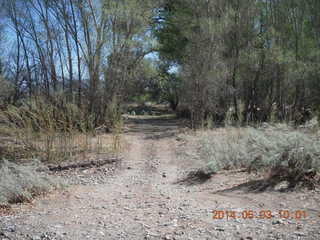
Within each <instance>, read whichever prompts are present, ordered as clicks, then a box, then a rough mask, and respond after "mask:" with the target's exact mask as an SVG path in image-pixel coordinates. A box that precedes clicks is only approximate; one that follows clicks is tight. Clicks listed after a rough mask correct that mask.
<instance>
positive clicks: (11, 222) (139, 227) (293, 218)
mask: <svg viewBox="0 0 320 240" xmlns="http://www.w3.org/2000/svg"><path fill="white" fill-rule="evenodd" d="M179 128H180V127H179V126H178V124H177V122H176V121H175V120H167V119H164V120H161V119H156V120H154V119H142V120H141V119H140V120H136V121H134V122H131V123H130V124H129V125H128V131H127V132H126V133H125V134H124V136H123V138H124V140H125V142H126V143H127V144H126V148H125V151H124V153H123V156H124V159H123V161H122V163H121V166H120V168H119V169H118V170H117V171H116V173H115V174H113V175H112V176H110V177H108V178H107V180H106V181H105V182H104V183H103V184H98V185H87V186H84V185H77V186H72V187H70V188H68V189H67V190H66V191H63V192H59V193H55V194H52V195H50V196H48V197H46V198H43V199H40V200H38V201H37V202H36V203H35V204H34V206H33V207H32V208H28V207H22V210H21V212H20V213H18V214H16V215H14V216H0V239H79V240H81V239H139V240H140V239H190V240H191V239H194V240H197V239H320V228H319V227H320V216H319V213H320V202H319V199H320V197H319V196H320V193H319V192H317V191H314V192H309V193H304V192H299V193H297V192H295V193H280V192H275V191H274V192H262V193H255V192H252V191H250V190H249V188H247V187H246V185H245V184H244V183H246V182H247V181H248V176H247V174H245V173H229V174H228V173H225V174H217V175H214V176H213V177H212V178H211V179H210V180H209V181H207V182H205V183H203V184H194V185H183V184H176V182H177V180H178V179H179V177H180V176H181V175H182V172H183V171H184V170H186V169H187V168H188V167H190V166H192V165H195V166H196V165H197V163H194V162H192V161H191V160H190V159H184V158H181V157H179V156H177V154H176V149H177V148H178V145H179V144H180V143H179V142H178V141H177V140H176V137H175V133H176V132H178V130H179ZM241 184H244V185H241ZM215 210H216V211H234V212H232V213H230V214H229V218H227V217H226V216H222V213H221V212H215V213H213V211H215ZM281 210H283V211H288V212H282V214H284V215H283V216H282V218H281V217H280V216H279V214H278V213H279V211H281ZM299 210H301V211H303V212H298V211H299ZM250 211H253V212H250ZM269 211H271V213H272V216H271V218H269V216H268V214H269ZM233 213H235V214H236V215H237V218H236V219H235V218H234V215H233ZM287 213H290V216H289V218H288V219H286V218H284V216H286V214H287ZM251 214H254V216H253V218H251ZM304 214H307V216H304ZM300 215H301V216H300ZM214 216H216V218H217V219H213V217H214ZM219 218H221V219H219ZM297 218H299V219H297Z"/></svg>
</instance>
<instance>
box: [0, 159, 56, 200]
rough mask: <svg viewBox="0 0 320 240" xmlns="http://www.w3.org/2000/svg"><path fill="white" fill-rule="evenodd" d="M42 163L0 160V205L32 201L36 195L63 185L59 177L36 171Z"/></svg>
mask: <svg viewBox="0 0 320 240" xmlns="http://www.w3.org/2000/svg"><path fill="white" fill-rule="evenodd" d="M39 165H40V163H38V162H33V164H32V165H17V164H15V163H13V162H9V161H5V160H2V161H0V172H1V174H0V205H1V204H4V205H5V204H12V203H20V202H26V201H31V200H32V199H33V198H34V197H35V196H38V195H42V194H45V193H47V192H50V191H51V190H53V189H55V188H58V187H61V186H62V185H61V183H60V182H59V181H58V180H57V179H53V178H52V177H50V176H47V175H45V174H43V173H39V172H36V170H35V169H36V168H37V167H38V166H39Z"/></svg>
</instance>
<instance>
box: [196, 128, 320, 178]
mask: <svg viewBox="0 0 320 240" xmlns="http://www.w3.org/2000/svg"><path fill="white" fill-rule="evenodd" d="M198 144H199V153H200V156H201V158H203V159H205V160H206V162H207V163H208V165H209V166H210V168H211V169H212V171H214V172H216V171H219V170H222V169H233V168H247V169H248V170H249V171H256V172H257V171H260V170H263V169H264V170H270V169H271V170H272V171H275V170H276V169H286V173H284V172H283V174H285V175H286V177H287V178H291V177H293V178H294V179H295V180H299V178H300V179H301V177H302V176H303V174H305V173H307V172H310V171H314V172H318V171H319V169H320V141H319V138H318V137H316V136H313V135H311V134H307V133H303V132H301V131H297V130H292V129H288V128H286V127H285V126H282V125H278V127H267V128H265V129H262V128H261V129H255V128H251V127H248V128H225V129H218V130H215V131H207V132H201V133H200V135H199V141H198ZM299 176H300V177H299Z"/></svg>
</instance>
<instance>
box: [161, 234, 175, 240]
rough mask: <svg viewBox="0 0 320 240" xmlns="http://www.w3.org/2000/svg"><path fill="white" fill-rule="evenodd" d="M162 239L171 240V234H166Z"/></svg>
mask: <svg viewBox="0 0 320 240" xmlns="http://www.w3.org/2000/svg"><path fill="white" fill-rule="evenodd" d="M163 239H165V240H172V239H173V238H172V236H171V235H166V236H165V237H164V238H163Z"/></svg>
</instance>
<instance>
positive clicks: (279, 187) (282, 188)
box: [274, 181, 290, 192]
mask: <svg viewBox="0 0 320 240" xmlns="http://www.w3.org/2000/svg"><path fill="white" fill-rule="evenodd" d="M289 185H290V183H289V182H288V181H282V182H280V183H278V184H277V185H276V186H275V187H274V190H275V191H279V192H282V191H285V190H287V189H288V188H289Z"/></svg>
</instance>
